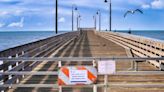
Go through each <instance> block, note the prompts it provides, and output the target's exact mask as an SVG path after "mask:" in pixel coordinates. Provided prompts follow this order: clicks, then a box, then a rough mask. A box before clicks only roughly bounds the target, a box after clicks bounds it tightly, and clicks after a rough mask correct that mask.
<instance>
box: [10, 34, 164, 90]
mask: <svg viewBox="0 0 164 92" xmlns="http://www.w3.org/2000/svg"><path fill="white" fill-rule="evenodd" d="M96 56H98V57H105V56H118V57H119V56H126V57H128V53H127V50H126V49H125V48H123V47H121V46H119V45H118V44H116V43H114V42H112V41H110V40H107V39H105V38H103V37H100V36H99V35H96V34H95V32H94V31H83V33H82V35H80V36H77V37H76V38H75V39H74V40H72V41H70V42H69V43H68V44H65V45H63V46H62V48H60V49H58V50H56V51H54V52H53V53H51V54H50V55H49V56H48V57H96ZM62 65H64V66H69V65H92V62H88V63H84V62H63V63H62ZM116 65H117V66H116V67H117V70H123V71H127V70H129V69H130V68H131V62H128V61H127V62H116ZM57 69H58V67H57V62H42V63H40V64H39V65H37V67H35V68H34V69H33V71H56V70H57ZM138 69H139V70H158V69H157V68H156V67H154V66H152V65H151V64H149V63H146V62H140V63H139V65H138ZM103 79H104V76H98V83H102V82H103V81H104V80H103ZM108 80H109V83H120V84H124V83H125V84H127V83H131V84H143V87H137V86H136V87H116V88H115V87H111V88H108V92H164V88H156V87H153V88H146V87H144V84H156V83H161V84H164V75H111V76H109V78H108ZM56 82H57V76H48V75H45V76H36V75H35V76H25V78H23V79H22V80H21V81H20V84H56ZM92 91H93V88H85V87H78V88H63V92H92ZM7 92H58V89H53V88H10V89H9V90H8V91H7ZM98 92H103V88H102V87H99V88H98Z"/></svg>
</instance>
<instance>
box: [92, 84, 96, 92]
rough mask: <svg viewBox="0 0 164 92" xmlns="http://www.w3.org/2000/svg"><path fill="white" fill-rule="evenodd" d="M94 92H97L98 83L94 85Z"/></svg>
mask: <svg viewBox="0 0 164 92" xmlns="http://www.w3.org/2000/svg"><path fill="white" fill-rule="evenodd" d="M93 92H97V85H96V84H95V85H93Z"/></svg>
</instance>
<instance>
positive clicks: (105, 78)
mask: <svg viewBox="0 0 164 92" xmlns="http://www.w3.org/2000/svg"><path fill="white" fill-rule="evenodd" d="M104 85H105V88H104V92H107V88H108V75H107V74H106V75H105V76H104Z"/></svg>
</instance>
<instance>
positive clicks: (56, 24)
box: [55, 0, 58, 34]
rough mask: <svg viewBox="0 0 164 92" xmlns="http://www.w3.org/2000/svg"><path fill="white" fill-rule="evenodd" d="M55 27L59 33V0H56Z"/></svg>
mask: <svg viewBox="0 0 164 92" xmlns="http://www.w3.org/2000/svg"><path fill="white" fill-rule="evenodd" d="M55 17H56V18H55V22H56V23H55V26H56V27H55V28H56V34H57V33H58V0H56V16H55Z"/></svg>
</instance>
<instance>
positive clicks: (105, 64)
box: [98, 60, 116, 75]
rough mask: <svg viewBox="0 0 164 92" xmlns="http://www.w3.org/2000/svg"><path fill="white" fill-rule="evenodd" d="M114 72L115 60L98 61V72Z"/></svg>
mask: <svg viewBox="0 0 164 92" xmlns="http://www.w3.org/2000/svg"><path fill="white" fill-rule="evenodd" d="M115 72H116V62H115V61H113V60H105V61H99V62H98V73H99V74H104V75H106V74H114V73H115Z"/></svg>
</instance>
